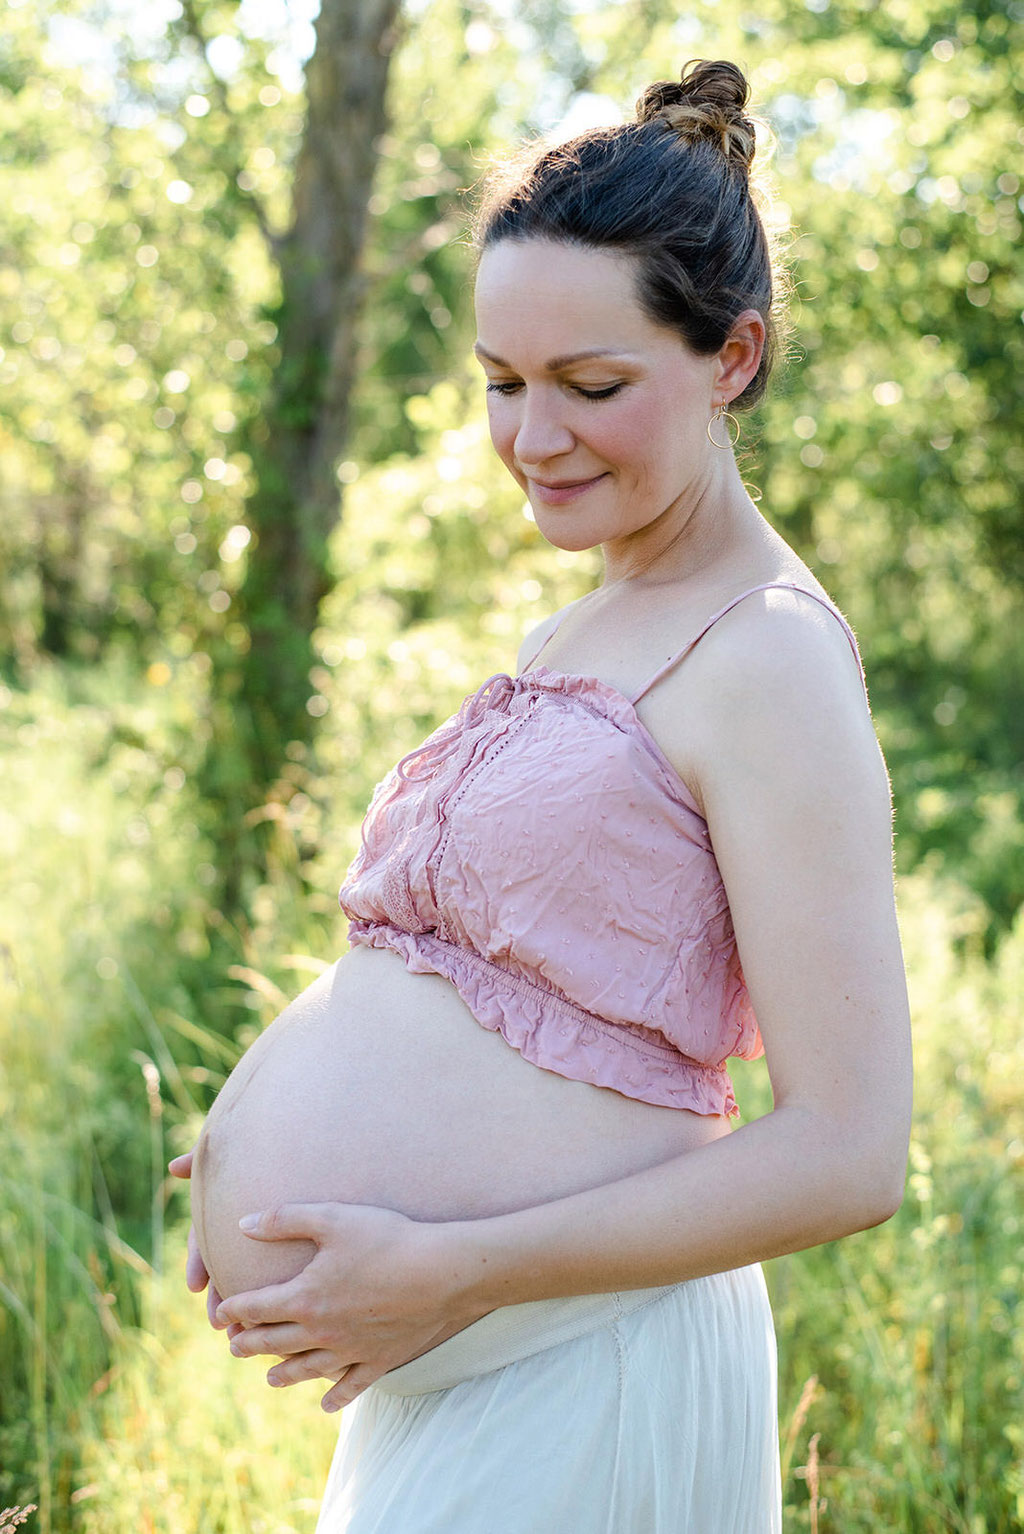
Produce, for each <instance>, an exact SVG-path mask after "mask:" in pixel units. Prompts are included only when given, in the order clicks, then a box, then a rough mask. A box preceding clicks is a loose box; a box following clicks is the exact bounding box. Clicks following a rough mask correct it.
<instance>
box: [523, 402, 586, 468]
mask: <svg viewBox="0 0 1024 1534" xmlns="http://www.w3.org/2000/svg"><path fill="white" fill-rule="evenodd" d="M575 445H576V439H575V437H574V436H573V434H572V432H571V431H570V430H569V428H568V426H567V425H566V424H565V422H564V421H563V420H562V419H561V417H560V412H559V411H558V409H557V408H556V406H555V405H554V404H553V403H552V402H551V401H550V400H548V401H546V402H545V401H544V400H541V399H538V398H537V397H536V396H534V398H533V399H532V400H531V399H530V398H529V397H528V396H527V398H526V399H524V400H523V403H522V414H521V415H520V417H519V426H518V430H517V431H516V438H515V455H516V461H517V463H519V464H520V465H521V466H522V467H523V468H524V469H529V468H537V467H539V466H540V465H541V464H543V463H545V462H546V461H547V460H548V459H549V458H557V457H558V456H559V454H561V453H571V452H572V450H573V448H574V446H575Z"/></svg>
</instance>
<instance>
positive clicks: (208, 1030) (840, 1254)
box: [0, 682, 1024, 1534]
mask: <svg viewBox="0 0 1024 1534" xmlns="http://www.w3.org/2000/svg"><path fill="white" fill-rule="evenodd" d="M99 685H100V684H99V683H97V684H96V686H97V688H98V687H99ZM110 688H111V691H110V694H109V696H103V695H102V693H101V692H96V693H95V695H93V696H91V697H90V698H88V699H86V700H85V701H84V702H83V701H82V699H81V698H80V697H79V698H78V699H77V700H76V701H75V702H74V703H71V702H70V701H69V700H68V698H67V697H66V695H65V694H64V693H63V692H62V690H61V688H60V687H59V686H58V685H57V684H56V682H54V683H53V684H52V685H51V684H44V685H41V686H40V687H39V689H37V691H36V692H34V693H33V694H32V695H31V696H13V697H12V696H11V695H10V694H7V695H6V698H4V697H3V695H0V702H4V703H5V705H6V706H5V707H3V708H2V709H0V773H2V775H3V776H2V783H0V856H2V857H3V859H4V865H5V868H6V869H7V870H8V873H9V877H8V879H7V880H6V881H5V887H4V890H3V893H2V895H0V924H2V925H0V1061H2V1066H0V1507H3V1506H12V1507H15V1506H24V1505H26V1504H29V1503H38V1511H37V1512H35V1513H33V1514H32V1515H31V1516H30V1518H29V1520H28V1522H27V1523H26V1525H25V1527H26V1528H27V1529H28V1530H29V1531H30V1534H32V1531H34V1530H37V1529H38V1530H39V1531H40V1534H65V1531H72V1530H74V1531H75V1534H136V1531H139V1530H143V1531H154V1534H157V1531H160V1534H162V1531H164V1530H167V1531H168V1534H169V1531H171V1530H173V1531H174V1534H193V1531H194V1534H286V1531H292V1530H294V1531H295V1534H301V1531H303V1530H309V1529H311V1528H312V1526H313V1523H314V1522H315V1507H316V1503H317V1497H318V1493H319V1489H320V1486H321V1484H322V1481H323V1477H324V1475H325V1472H326V1466H327V1462H328V1459H329V1455H330V1448H331V1442H332V1439H333V1436H334V1432H335V1425H334V1423H333V1422H332V1421H331V1420H329V1419H327V1418H324V1417H323V1415H322V1414H321V1413H320V1412H319V1410H318V1408H317V1405H316V1401H317V1395H318V1392H317V1387H315V1386H310V1387H308V1388H306V1387H303V1388H302V1389H299V1390H289V1391H284V1392H274V1391H271V1390H270V1389H269V1388H268V1387H267V1386H266V1385H265V1383H264V1382H263V1370H262V1367H261V1365H260V1364H258V1363H255V1362H253V1363H244V1364H241V1363H238V1362H237V1361H235V1360H232V1359H231V1358H230V1356H229V1354H228V1353H227V1350H226V1348H225V1345H224V1340H223V1338H222V1337H220V1336H218V1335H215V1334H214V1333H212V1332H211V1331H210V1329H209V1328H208V1327H207V1325H206V1322H205V1318H204V1312H203V1308H202V1305H201V1303H200V1302H199V1301H198V1300H197V1299H196V1298H195V1297H194V1296H190V1295H188V1294H187V1293H186V1291H185V1289H184V1286H183V1283H182V1281H181V1277H180V1271H181V1263H182V1256H183V1253H182V1248H183V1236H182V1222H183V1220H184V1215H185V1210H184V1203H183V1201H182V1200H180V1199H176V1201H175V1202H174V1203H173V1205H171V1206H170V1210H169V1214H168V1200H169V1199H170V1198H171V1196H172V1190H171V1188H170V1185H169V1183H168V1180H167V1179H166V1177H165V1175H164V1172H163V1162H164V1158H165V1156H166V1155H167V1154H170V1153H172V1152H173V1151H175V1150H177V1149H180V1148H183V1147H184V1146H185V1145H186V1144H188V1143H190V1140H191V1136H192V1134H193V1133H194V1131H195V1129H196V1127H197V1125H198V1122H199V1119H200V1117H201V1113H202V1111H203V1108H204V1106H205V1103H206V1101H207V1100H208V1098H209V1096H210V1094H211V1093H212V1091H213V1090H215V1088H216V1086H217V1084H218V1082H219V1080H221V1079H222V1078H223V1075H224V1074H225V1073H226V1071H227V1070H228V1069H229V1068H230V1065H231V1063H232V1061H233V1059H234V1058H235V1056H236V1054H237V1050H238V1048H239V1047H241V1046H242V1045H244V1043H245V1042H246V1041H247V1039H248V1038H249V1037H251V1036H253V1034H254V1033H255V1031H256V1030H257V1029H258V1027H259V1026H260V1025H261V1024H262V1023H263V1022H264V1021H266V1020H267V1019H268V1018H269V1017H270V1016H271V1015H272V1013H273V1011H274V1009H275V1005H276V1000H277V997H278V996H279V994H280V993H281V991H293V990H294V989H295V988H296V987H297V984H298V981H297V979H296V977H295V975H294V974H292V973H290V969H289V965H290V966H291V967H292V968H294V967H295V966H296V965H299V964H301V963H302V962H303V961H302V958H301V955H302V953H303V952H305V953H318V954H320V955H324V956H326V955H327V954H329V953H330V952H331V951H332V950H333V948H334V947H335V945H336V942H337V928H336V927H335V926H331V925H330V924H329V923H327V922H326V921H322V920H321V918H320V917H319V916H318V915H314V918H312V919H311V918H310V917H309V915H308V913H307V912H304V911H300V910H299V909H298V908H297V907H296V905H295V903H294V901H292V900H290V897H289V893H288V891H289V888H290V885H289V882H288V880H287V879H286V878H284V877H282V879H281V880H280V881H279V883H277V884H274V883H273V881H271V884H270V885H268V887H267V889H266V890H264V891H262V892H261V894H260V899H259V901H257V927H256V928H255V929H254V930H252V931H248V932H225V930H224V928H223V926H222V925H220V924H218V920H217V913H215V912H211V911H210V910H209V909H208V902H207V901H206V899H205V897H204V894H203V891H204V888H205V887H206V886H204V882H203V881H204V878H206V877H208V875H207V874H206V872H205V866H206V865H207V864H208V862H209V860H210V859H211V858H212V857H215V856H216V849H215V848H210V847H207V846H204V844H203V841H202V838H201V837H200V836H198V834H197V833H195V832H194V831H193V830H191V829H190V827H191V826H192V825H193V822H194V817H193V815H192V811H191V807H190V805H189V800H188V771H187V766H188V764H187V760H186V757H185V756H184V755H182V753H183V752H185V751H187V748H186V746H184V745H183V744H182V740H181V735H180V731H179V730H178V728H177V724H176V719H177V714H178V710H179V709H181V710H182V711H183V712H184V713H185V714H187V708H186V703H187V701H188V700H185V701H184V702H182V700H177V699H175V698H174V697H173V696H171V695H170V694H166V695H160V696H159V697H157V696H154V698H153V699H151V700H149V701H145V700H144V701H143V702H142V703H136V704H134V705H132V706H131V708H129V707H128V706H127V705H125V704H124V703H123V701H118V700H119V699H123V698H124V696H126V693H125V689H124V688H123V687H122V686H121V685H120V684H119V683H118V684H116V685H115V683H114V682H111V683H110ZM41 764H45V772H42V771H41V770H40V766H41ZM183 764H184V765H183ZM329 905H330V900H329V898H327V897H325V901H324V906H325V908H326V907H328V906H329ZM901 905H902V913H903V926H904V934H905V940H906V947H907V954H908V961H909V965H910V973H911V988H912V997H913V1004H914V1014H915V1032H916V1040H917V1069H918V1080H917V1112H916V1118H915V1131H914V1144H913V1152H912V1165H911V1172H910V1179H909V1187H908V1197H907V1200H906V1202H905V1204H904V1207H903V1209H902V1210H901V1211H900V1214H899V1215H898V1216H897V1218H896V1219H894V1220H893V1221H891V1222H890V1223H889V1224H887V1225H886V1226H884V1227H882V1228H880V1229H879V1230H875V1231H870V1232H866V1233H864V1234H862V1235H860V1236H857V1237H854V1238H852V1239H850V1240H847V1241H844V1242H841V1243H837V1244H835V1245H832V1246H828V1247H824V1248H821V1249H819V1250H816V1251H813V1252H809V1253H803V1254H799V1255H797V1256H795V1257H792V1258H787V1259H784V1260H782V1261H779V1262H776V1263H773V1264H771V1266H770V1272H769V1280H770V1284H771V1288H772V1291H773V1299H774V1303H775V1308H776V1316H777V1322H778V1330H779V1342H780V1366H781V1378H780V1417H781V1423H780V1426H781V1431H782V1441H783V1454H784V1465H785V1470H786V1480H785V1500H786V1505H787V1515H786V1516H787V1530H788V1531H796V1530H802V1529H808V1530H811V1531H820V1534H828V1531H835V1534H861V1531H863V1534H868V1531H871V1534H877V1531H880V1530H897V1531H908V1534H943V1531H952V1534H1011V1531H1019V1530H1022V1529H1024V1428H1022V1424H1024V1388H1022V1383H1021V1379H1022V1365H1024V1300H1022V1293H1021V1266H1022V1264H1021V1258H1022V1218H1024V1209H1022V1201H1021V1196H1020V1194H1021V1186H1022V1178H1021V1172H1022V1169H1024V1101H1022V1098H1024V1094H1022V1091H1021V1087H1020V1082H1021V1072H1022V1067H1024V1018H1022V1011H1021V1008H1022V1003H1021V998H1022V994H1024V985H1022V981H1024V926H1018V928H1017V929H1016V930H1015V931H1014V932H1013V933H1011V934H1010V935H1008V936H1007V937H1006V938H1005V940H1004V941H1003V943H1002V945H1001V947H1000V948H999V951H998V953H997V954H996V956H995V958H994V959H993V960H992V961H991V962H987V961H986V960H985V959H984V958H983V956H982V948H981V939H980V934H981V933H982V932H983V930H984V926H985V913H984V912H983V911H981V910H980V909H979V908H978V906H977V905H976V904H974V903H972V901H971V899H970V898H969V897H968V896H966V895H964V894H963V892H962V891H961V890H959V889H958V888H957V887H956V886H955V885H950V884H947V885H939V884H938V883H936V882H935V881H934V880H932V879H930V878H928V877H927V876H925V875H923V874H922V875H919V876H915V877H914V878H910V879H907V880H906V881H905V882H904V884H903V887H902V889H901ZM296 950H298V953H299V957H293V958H292V959H290V960H287V961H286V960H280V959H279V960H277V961H276V962H275V963H274V965H273V966H270V965H269V964H268V963H267V962H266V956H267V955H270V954H277V955H288V954H292V955H295V952H296ZM232 1032H234V1034H235V1039H234V1040H233V1039H231V1038H230V1037H226V1036H225V1035H226V1034H230V1033H232ZM736 1076H737V1089H738V1092H739V1095H740V1100H741V1102H742V1103H743V1104H744V1107H745V1109H746V1110H747V1112H748V1114H749V1115H750V1116H753V1115H754V1114H756V1113H758V1112H760V1111H763V1109H764V1108H765V1107H766V1106H767V1085H766V1080H765V1075H764V1071H763V1067H762V1066H758V1065H752V1066H741V1067H740V1068H739V1069H738V1070H737V1073H736Z"/></svg>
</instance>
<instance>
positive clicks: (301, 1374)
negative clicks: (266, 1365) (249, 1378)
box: [267, 1348, 347, 1387]
mask: <svg viewBox="0 0 1024 1534" xmlns="http://www.w3.org/2000/svg"><path fill="white" fill-rule="evenodd" d="M346 1373H347V1365H345V1364H342V1363H339V1361H338V1358H337V1355H336V1354H334V1353H331V1352H329V1351H328V1350H327V1349H326V1348H311V1349H310V1350H309V1352H307V1353H296V1354H295V1355H294V1357H292V1358H286V1359H284V1360H283V1361H282V1362H281V1363H279V1364H275V1365H274V1367H273V1368H272V1369H270V1370H268V1372H267V1384H268V1385H274V1386H276V1387H282V1386H285V1385H301V1384H302V1382H303V1380H335V1381H336V1380H338V1379H339V1378H341V1377H343V1376H344V1375H345V1374H346Z"/></svg>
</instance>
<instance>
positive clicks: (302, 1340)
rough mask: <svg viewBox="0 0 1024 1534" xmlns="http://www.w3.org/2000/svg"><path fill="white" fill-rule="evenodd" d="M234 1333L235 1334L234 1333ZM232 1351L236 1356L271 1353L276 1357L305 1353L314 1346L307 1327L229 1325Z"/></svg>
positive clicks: (254, 1356)
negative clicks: (247, 1327)
mask: <svg viewBox="0 0 1024 1534" xmlns="http://www.w3.org/2000/svg"><path fill="white" fill-rule="evenodd" d="M232 1334H233V1335H232ZM228 1336H229V1338H230V1341H231V1351H232V1353H234V1355H235V1357H236V1358H256V1357H258V1355H259V1354H260V1353H271V1354H273V1355H274V1356H275V1357H276V1358H288V1357H290V1356H291V1355H292V1354H299V1353H305V1352H306V1351H307V1350H308V1349H309V1348H311V1347H313V1346H314V1340H313V1338H312V1337H310V1335H309V1333H308V1332H307V1331H306V1329H305V1327H302V1326H295V1325H288V1324H286V1323H282V1324H281V1325H279V1326H254V1327H252V1328H250V1329H246V1328H245V1327H241V1326H240V1327H234V1326H232V1327H229V1328H228Z"/></svg>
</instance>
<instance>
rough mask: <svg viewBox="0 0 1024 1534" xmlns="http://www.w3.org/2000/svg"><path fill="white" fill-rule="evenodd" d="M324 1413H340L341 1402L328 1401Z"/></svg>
mask: <svg viewBox="0 0 1024 1534" xmlns="http://www.w3.org/2000/svg"><path fill="white" fill-rule="evenodd" d="M324 1411H325V1412H334V1411H341V1402H340V1401H328V1402H327V1404H326V1405H325V1406H324Z"/></svg>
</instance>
